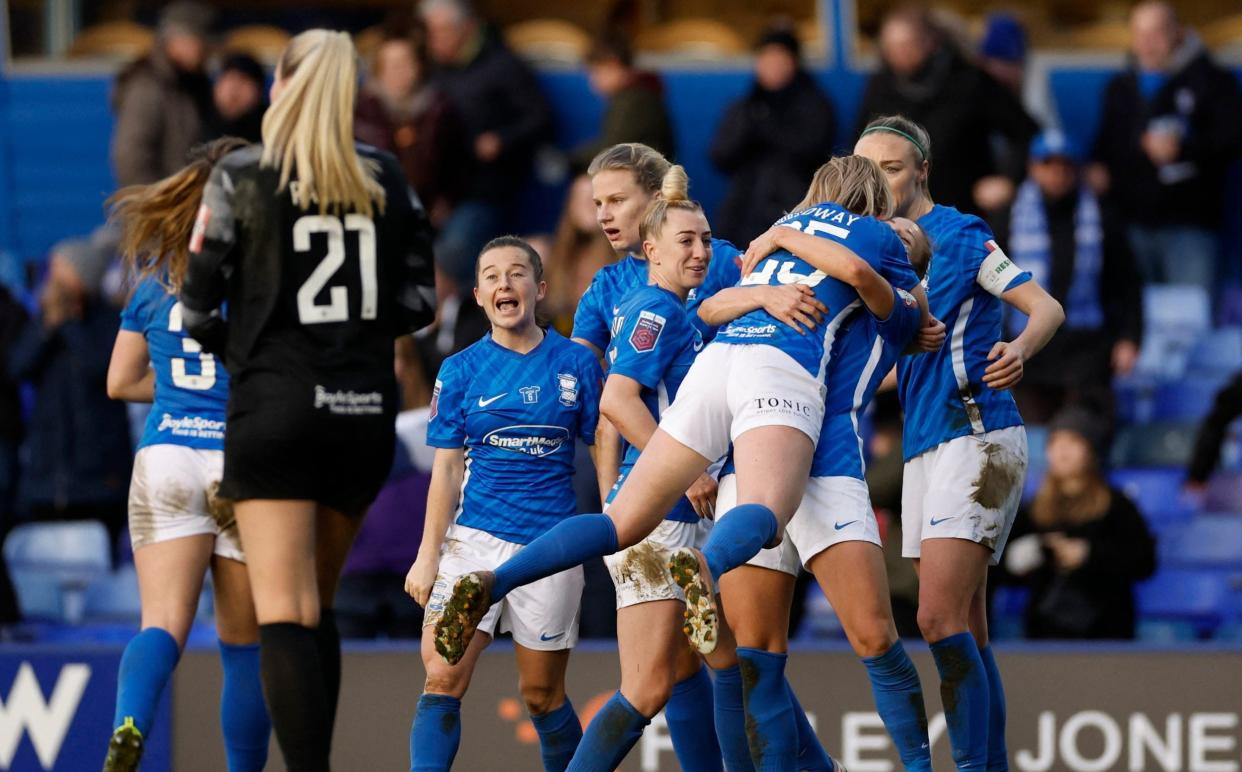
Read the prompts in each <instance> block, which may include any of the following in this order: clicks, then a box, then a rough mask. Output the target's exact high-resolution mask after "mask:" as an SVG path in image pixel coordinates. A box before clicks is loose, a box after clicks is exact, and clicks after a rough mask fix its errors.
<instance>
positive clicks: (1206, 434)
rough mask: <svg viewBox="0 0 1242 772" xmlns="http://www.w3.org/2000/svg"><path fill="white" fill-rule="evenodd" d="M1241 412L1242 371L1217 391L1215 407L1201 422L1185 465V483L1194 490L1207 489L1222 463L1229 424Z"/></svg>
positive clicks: (1199, 491)
mask: <svg viewBox="0 0 1242 772" xmlns="http://www.w3.org/2000/svg"><path fill="white" fill-rule="evenodd" d="M1238 416H1242V373H1238V374H1237V375H1235V376H1234V378H1233V380H1232V381H1230V382H1229V383H1228V384H1226V385H1225V387H1224V388H1223V389H1221V390H1220V391H1218V392H1216V399H1214V400H1213V401H1212V409H1211V411H1210V412H1208V414H1207V415H1206V416H1204V418H1203V422H1202V423H1200V424H1199V432H1198V435H1197V436H1196V437H1195V451H1194V454H1193V455H1192V456H1191V457H1190V464H1189V465H1188V466H1187V467H1186V487H1187V488H1188V489H1189V490H1191V491H1192V492H1195V493H1202V492H1203V491H1205V490H1206V489H1207V482H1208V479H1210V478H1211V476H1212V473H1213V472H1215V471H1216V467H1217V465H1218V464H1219V463H1220V447H1221V445H1223V444H1224V442H1225V437H1226V435H1228V433H1229V425H1230V424H1232V423H1233V422H1234V421H1235V420H1237V418H1238Z"/></svg>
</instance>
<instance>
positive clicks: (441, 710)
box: [410, 694, 461, 772]
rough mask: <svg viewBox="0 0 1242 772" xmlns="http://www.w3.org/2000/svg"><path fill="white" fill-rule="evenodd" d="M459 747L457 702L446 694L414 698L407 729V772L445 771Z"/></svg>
mask: <svg viewBox="0 0 1242 772" xmlns="http://www.w3.org/2000/svg"><path fill="white" fill-rule="evenodd" d="M459 745H461V700H459V699H457V698H456V697H450V696H449V695H447V694H424V695H423V696H422V697H419V698H418V708H417V709H416V711H415V713H414V723H413V724H412V725H411V726H410V772H448V770H449V769H450V768H451V767H452V766H453V759H454V758H456V757H457V747H458V746H459Z"/></svg>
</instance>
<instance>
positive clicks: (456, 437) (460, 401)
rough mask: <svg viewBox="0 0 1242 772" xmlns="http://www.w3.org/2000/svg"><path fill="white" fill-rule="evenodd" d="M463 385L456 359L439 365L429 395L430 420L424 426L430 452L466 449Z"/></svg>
mask: <svg viewBox="0 0 1242 772" xmlns="http://www.w3.org/2000/svg"><path fill="white" fill-rule="evenodd" d="M465 399H466V384H465V383H464V382H463V378H462V377H461V368H460V367H459V366H458V359H457V358H456V357H449V358H448V359H446V360H444V364H442V365H440V373H439V375H437V376H436V385H435V388H434V389H433V390H432V392H431V417H430V420H429V421H428V422H427V444H428V445H430V446H431V447H433V448H450V449H451V448H464V447H465V446H466V414H465V409H464V408H465Z"/></svg>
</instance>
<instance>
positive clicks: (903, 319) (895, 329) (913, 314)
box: [876, 287, 923, 351]
mask: <svg viewBox="0 0 1242 772" xmlns="http://www.w3.org/2000/svg"><path fill="white" fill-rule="evenodd" d="M893 295H894V298H893V310H892V312H891V313H889V315H888V318H887V319H882V320H881V319H877V320H876V331H877V332H878V333H879V335H880V337H881V338H883V339H884V343H885V344H886V345H888V346H891V347H893V348H895V349H897V350H898V351H902V350H904V349H905V347H906V346H908V345H910V340H911V339H912V338H913V337H914V335H915V333H917V332H918V331H919V323H920V322H921V321H922V320H923V312H922V311H920V310H919V303H918V301H917V300H915V298H914V296H913V295H911V294H910V293H909V292H906V291H905V290H903V289H898V288H896V287H893Z"/></svg>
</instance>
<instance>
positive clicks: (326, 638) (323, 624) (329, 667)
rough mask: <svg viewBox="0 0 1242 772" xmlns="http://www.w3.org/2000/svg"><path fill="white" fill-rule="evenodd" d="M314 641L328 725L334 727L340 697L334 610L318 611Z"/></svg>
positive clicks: (339, 672)
mask: <svg viewBox="0 0 1242 772" xmlns="http://www.w3.org/2000/svg"><path fill="white" fill-rule="evenodd" d="M315 643H316V645H318V646H319V665H320V666H321V667H322V668H323V688H324V693H325V694H327V695H328V716H329V718H330V719H331V723H330V724H329V726H332V727H335V726H336V704H337V701H338V700H340V697H341V633H340V631H338V630H337V629H336V612H334V611H333V610H332V609H330V608H325V609H320V611H319V627H318V628H316V629H315ZM329 740H331V738H329Z"/></svg>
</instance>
